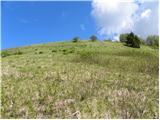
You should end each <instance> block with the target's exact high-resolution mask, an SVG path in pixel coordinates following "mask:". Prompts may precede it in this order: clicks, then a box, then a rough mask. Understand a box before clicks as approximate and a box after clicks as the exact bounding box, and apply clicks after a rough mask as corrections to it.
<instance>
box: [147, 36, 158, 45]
mask: <svg viewBox="0 0 160 120" xmlns="http://www.w3.org/2000/svg"><path fill="white" fill-rule="evenodd" d="M146 44H147V45H149V46H157V47H159V36H158V35H149V36H148V37H147V39H146Z"/></svg>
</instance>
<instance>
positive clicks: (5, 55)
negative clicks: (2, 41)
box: [1, 51, 10, 57]
mask: <svg viewBox="0 0 160 120" xmlns="http://www.w3.org/2000/svg"><path fill="white" fill-rule="evenodd" d="M9 55H10V53H9V52H8V51H1V57H7V56H9Z"/></svg>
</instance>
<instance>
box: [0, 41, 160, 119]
mask: <svg viewBox="0 0 160 120" xmlns="http://www.w3.org/2000/svg"><path fill="white" fill-rule="evenodd" d="M3 52H5V53H4V56H3V58H2V81H1V84H2V91H1V102H2V106H1V117H2V118H158V114H159V113H158V101H159V100H158V64H159V63H158V58H159V57H158V50H157V49H152V48H149V47H147V46H142V47H141V48H140V49H134V48H129V47H126V46H123V45H122V44H121V43H112V42H88V41H83V42H78V43H71V42H61V43H50V44H43V45H33V46H27V47H22V48H15V49H9V50H6V51H3Z"/></svg>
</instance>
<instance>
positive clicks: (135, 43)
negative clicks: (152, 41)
mask: <svg viewBox="0 0 160 120" xmlns="http://www.w3.org/2000/svg"><path fill="white" fill-rule="evenodd" d="M126 44H127V46H130V47H133V48H140V39H139V38H138V36H137V35H135V34H134V33H133V32H131V33H130V34H129V35H128V36H127V41H126Z"/></svg>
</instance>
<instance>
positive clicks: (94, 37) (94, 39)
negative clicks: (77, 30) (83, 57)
mask: <svg viewBox="0 0 160 120" xmlns="http://www.w3.org/2000/svg"><path fill="white" fill-rule="evenodd" d="M90 39H91V41H92V42H94V41H97V40H98V38H97V36H95V35H92V36H91V37H90Z"/></svg>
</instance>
